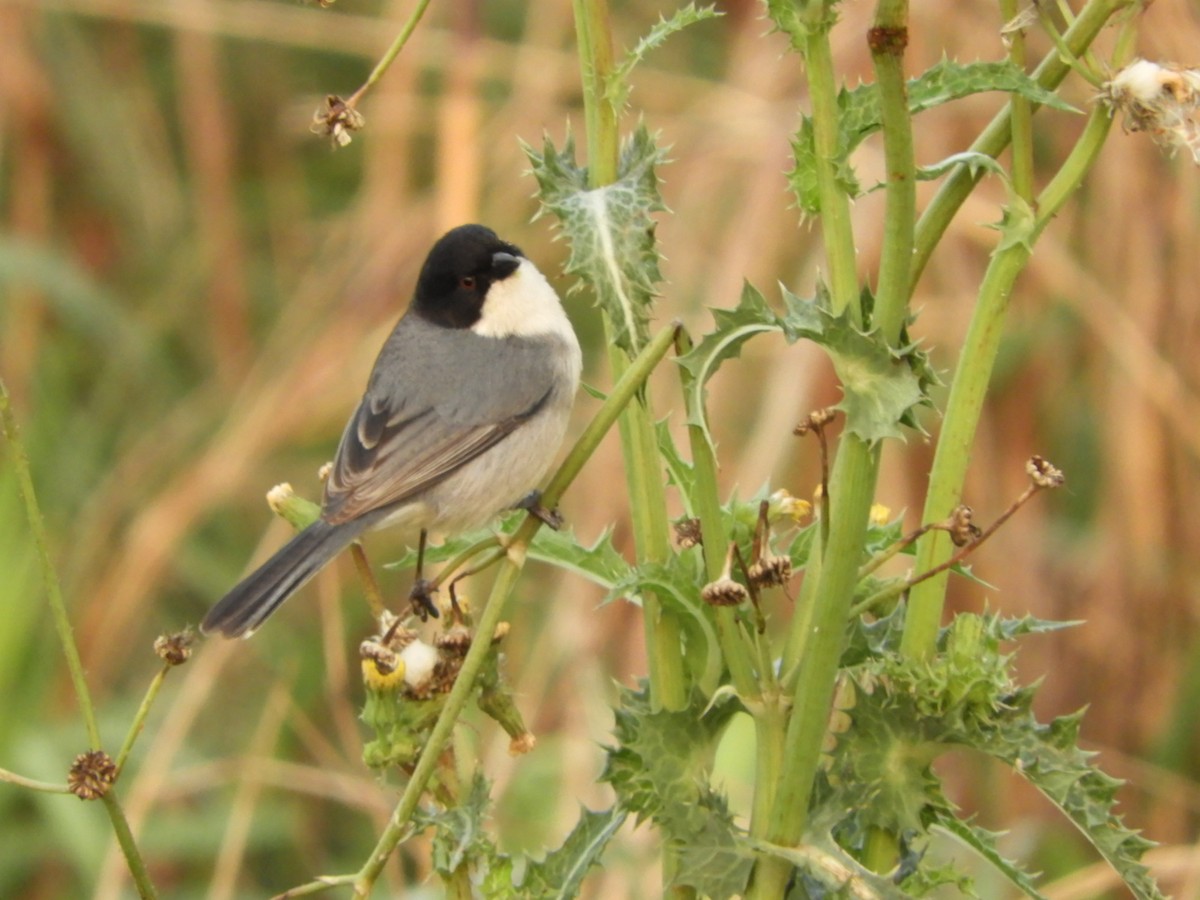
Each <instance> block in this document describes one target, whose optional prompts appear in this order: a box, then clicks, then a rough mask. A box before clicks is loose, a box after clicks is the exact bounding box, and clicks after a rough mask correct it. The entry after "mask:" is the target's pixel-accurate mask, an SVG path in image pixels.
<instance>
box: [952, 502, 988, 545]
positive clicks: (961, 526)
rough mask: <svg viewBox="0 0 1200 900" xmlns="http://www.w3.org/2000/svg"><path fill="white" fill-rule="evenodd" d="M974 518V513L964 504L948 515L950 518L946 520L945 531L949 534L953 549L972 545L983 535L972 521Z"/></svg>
mask: <svg viewBox="0 0 1200 900" xmlns="http://www.w3.org/2000/svg"><path fill="white" fill-rule="evenodd" d="M974 518H975V511H974V510H973V509H971V507H969V506H967V505H966V504H963V503H960V504H959V505H958V506H956V507H955V508H954V512H952V513H951V514H950V518H949V519H947V520H946V530H947V531H949V532H950V540H951V541H953V542H954V546H955V547H965V546H967V544H973V543H975V541H977V540H979V537H980V535H982V534H983V532H982V531H980V530H979V526H978V525H976V524H975V522H974V521H973V520H974Z"/></svg>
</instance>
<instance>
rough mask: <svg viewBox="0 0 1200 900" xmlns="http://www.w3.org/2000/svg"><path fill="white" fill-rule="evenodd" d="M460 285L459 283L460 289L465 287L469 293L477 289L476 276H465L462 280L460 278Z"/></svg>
mask: <svg viewBox="0 0 1200 900" xmlns="http://www.w3.org/2000/svg"><path fill="white" fill-rule="evenodd" d="M458 283H459V286H460V287H464V288H466V289H467V290H468V291H469V290H472V289H474V287H475V276H474V275H464V276H463V277H462V278H460V279H459V280H458Z"/></svg>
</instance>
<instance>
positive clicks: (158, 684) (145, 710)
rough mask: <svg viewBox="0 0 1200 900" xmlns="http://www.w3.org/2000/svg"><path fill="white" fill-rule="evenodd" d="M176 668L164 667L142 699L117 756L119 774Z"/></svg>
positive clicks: (168, 665)
mask: <svg viewBox="0 0 1200 900" xmlns="http://www.w3.org/2000/svg"><path fill="white" fill-rule="evenodd" d="M173 668H174V666H172V665H170V664H169V663H168V664H166V665H164V666H163V667H162V668H161V669H159V670H158V672H157V673H156V674H155V676H154V678H153V680H151V682H150V686H149V687H148V688H146V695H145V696H144V697H142V702H141V705H140V706H138V709H137V712H136V713H134V716H133V721H132V722H131V723H130V724H129V731H128V733H127V734H126V735H125V742H124V743H123V744H122V745H121V752H120V753H118V754H117V759H116V766H117V772H118V774H119V773H121V772H123V771H125V762H126V761H127V760H128V759H129V754H130V752H131V751H132V750H133V744H134V741H136V740H137V738H138V735H139V734H141V733H142V728H144V727H145V725H146V716H147V715H149V713H150V707H151V706H153V705H154V700H155V698H156V697H157V696H158V692H159V690H161V689H162V686H163V682H164V681H166V680H167V673H168V672H170V671H171V669H173Z"/></svg>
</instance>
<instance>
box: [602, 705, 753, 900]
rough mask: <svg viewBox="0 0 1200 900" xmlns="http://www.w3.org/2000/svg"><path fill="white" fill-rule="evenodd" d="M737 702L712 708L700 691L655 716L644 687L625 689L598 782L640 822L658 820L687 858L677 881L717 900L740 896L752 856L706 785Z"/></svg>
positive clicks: (667, 838) (668, 838) (722, 804)
mask: <svg viewBox="0 0 1200 900" xmlns="http://www.w3.org/2000/svg"><path fill="white" fill-rule="evenodd" d="M739 708H740V707H739V705H738V704H737V703H733V702H726V703H722V704H715V705H713V706H707V704H706V702H705V700H704V698H703V696H702V695H701V694H700V693H699V692H697V693H696V694H695V695H694V696H693V698H692V703H691V704H690V706H689V708H687V709H684V710H680V711H677V712H667V711H657V712H656V711H654V710H653V709H652V708H651V704H650V697H649V693H648V691H646V690H644V689H643V690H642V691H638V692H634V691H629V690H626V691H623V692H622V695H621V704H620V705H619V706H618V707H617V710H616V720H617V721H616V729H615V732H614V734H615V737H616V738H617V741H618V743H617V745H616V746H615V747H610V748H609V751H608V760H607V762H606V764H605V768H604V774H603V775H602V776H601V780H603V781H607V782H608V783H609V784H611V785H612V786H613V789H614V790H615V791H616V792H617V797H618V799H619V800H620V804H621V806H622V807H623V808H625V809H627V810H629V811H630V812H632V813H634V814H635V815H636V816H637V818H638V820H639V821H641V820H644V819H653V820H654V822H655V823H656V824H657V825H658V826H659V828H660V829H661V831H662V834H663V837H664V839H665V841H666V842H667V843H668V845H669V846H671V847H672V848H673V850H674V851H675V852H677V853H679V854H680V855H681V859H682V858H686V860H687V863H686V864H684V865H681V866H680V873H679V876H678V877H679V880H678V881H677V882H676V883H678V884H687V885H690V886H692V887H694V888H696V890H697V891H698V892H699V893H700V894H702V895H704V896H708V897H712V898H714V900H725V898H727V897H733V896H736V895H738V894H740V893H741V892H742V891H743V889H744V888H745V886H746V882H747V881H748V880H749V878H750V870H751V868H752V866H753V857H752V855H751V854H750V852H749V848H748V846H747V844H746V838H745V835H744V834H743V833H742V832H741V831H740V830H739V829H738V828H737V827H736V826H735V825H734V824H733V817H732V816H731V815H730V813H729V810H728V809H727V808H726V806H725V802H724V800H723V799H722V798H721V797H720V796H719V795H718V794H717V793H716V792H715V791H713V789H712V788H711V787H710V786H709V784H708V772H707V763H706V761H707V759H708V757H709V754H710V752H711V746H712V744H713V742H714V741H715V740H716V739H717V737H718V736H719V735H720V733H721V731H722V730H723V729H724V727H725V725H726V723H727V722H728V721H729V717H730V716H731V715H732V714H733V713H734V712H735V711H737V709H739Z"/></svg>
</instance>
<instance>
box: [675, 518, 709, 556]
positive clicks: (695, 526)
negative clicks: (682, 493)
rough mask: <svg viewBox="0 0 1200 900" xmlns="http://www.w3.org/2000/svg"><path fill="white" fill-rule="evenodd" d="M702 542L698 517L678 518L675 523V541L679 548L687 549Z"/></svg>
mask: <svg viewBox="0 0 1200 900" xmlns="http://www.w3.org/2000/svg"><path fill="white" fill-rule="evenodd" d="M703 542H704V537H703V535H702V534H701V533H700V520H699V519H680V520H679V521H678V522H676V523H675V543H676V544H678V545H679V549H681V550H687V549H689V548H691V547H695V546H696V545H697V544H702V543H703Z"/></svg>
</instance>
